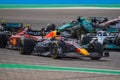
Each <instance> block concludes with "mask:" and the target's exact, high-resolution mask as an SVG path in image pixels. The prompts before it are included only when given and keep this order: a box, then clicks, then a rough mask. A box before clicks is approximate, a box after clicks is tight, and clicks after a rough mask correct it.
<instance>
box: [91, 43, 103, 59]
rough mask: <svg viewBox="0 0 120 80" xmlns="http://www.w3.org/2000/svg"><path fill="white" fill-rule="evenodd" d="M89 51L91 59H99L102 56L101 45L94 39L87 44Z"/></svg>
mask: <svg viewBox="0 0 120 80" xmlns="http://www.w3.org/2000/svg"><path fill="white" fill-rule="evenodd" d="M89 52H90V58H91V59H92V60H99V59H100V58H101V57H102V56H103V45H102V44H101V43H100V42H98V41H95V42H93V43H91V44H90V45H89Z"/></svg>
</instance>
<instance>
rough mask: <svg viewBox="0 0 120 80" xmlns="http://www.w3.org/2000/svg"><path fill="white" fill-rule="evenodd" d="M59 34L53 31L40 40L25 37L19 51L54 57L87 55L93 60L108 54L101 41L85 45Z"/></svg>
mask: <svg viewBox="0 0 120 80" xmlns="http://www.w3.org/2000/svg"><path fill="white" fill-rule="evenodd" d="M59 35H60V32H58V31H53V32H50V33H49V34H48V35H46V36H45V37H44V38H42V39H39V40H38V41H34V40H33V39H30V38H23V39H21V42H20V45H19V53H20V54H26V55H31V54H35V55H40V56H50V57H52V58H53V59H58V58H59V59H61V58H64V57H80V56H85V57H90V58H91V59H92V60H99V59H100V58H102V57H103V56H107V55H108V54H107V55H106V53H104V51H103V46H102V44H101V43H100V42H97V41H94V42H93V43H91V44H89V45H86V46H85V45H84V46H85V47H83V46H81V45H79V43H78V42H77V41H75V40H72V39H70V38H69V39H68V38H65V37H62V36H59Z"/></svg>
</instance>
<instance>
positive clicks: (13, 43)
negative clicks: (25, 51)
mask: <svg viewBox="0 0 120 80" xmlns="http://www.w3.org/2000/svg"><path fill="white" fill-rule="evenodd" d="M22 37H25V38H31V39H33V40H35V41H37V40H38V39H41V38H42V37H43V34H42V33H41V31H40V30H32V29H30V28H29V27H26V28H24V29H21V30H19V32H18V33H16V34H14V35H11V36H10V37H9V39H8V42H7V48H10V49H17V48H18V46H19V41H20V39H22Z"/></svg>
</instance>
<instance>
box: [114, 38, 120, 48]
mask: <svg viewBox="0 0 120 80" xmlns="http://www.w3.org/2000/svg"><path fill="white" fill-rule="evenodd" d="M115 44H116V45H118V46H120V37H117V38H116V39H115Z"/></svg>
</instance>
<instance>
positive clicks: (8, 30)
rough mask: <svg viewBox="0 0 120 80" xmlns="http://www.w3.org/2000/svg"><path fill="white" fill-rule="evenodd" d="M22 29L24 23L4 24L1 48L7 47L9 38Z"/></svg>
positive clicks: (1, 34)
mask: <svg viewBox="0 0 120 80" xmlns="http://www.w3.org/2000/svg"><path fill="white" fill-rule="evenodd" d="M22 27H23V24H22V23H2V24H1V26H0V47H2V48H4V47H6V45H7V40H8V38H9V37H10V36H11V35H12V34H15V33H16V32H17V31H18V30H20V29H21V28H22Z"/></svg>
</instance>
